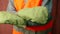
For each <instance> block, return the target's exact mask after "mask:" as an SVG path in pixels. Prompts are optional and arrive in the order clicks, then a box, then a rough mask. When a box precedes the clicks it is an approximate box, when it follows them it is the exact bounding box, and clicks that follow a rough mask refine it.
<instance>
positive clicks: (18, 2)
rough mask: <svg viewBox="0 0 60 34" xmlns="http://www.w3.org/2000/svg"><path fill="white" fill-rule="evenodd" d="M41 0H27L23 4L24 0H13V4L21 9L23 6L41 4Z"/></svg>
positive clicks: (28, 6)
mask: <svg viewBox="0 0 60 34" xmlns="http://www.w3.org/2000/svg"><path fill="white" fill-rule="evenodd" d="M41 3H42V0H28V2H27V3H26V4H25V3H24V0H14V6H15V8H16V10H17V11H18V10H21V9H23V8H32V7H35V6H41Z"/></svg>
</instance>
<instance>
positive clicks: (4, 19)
mask: <svg viewBox="0 0 60 34" xmlns="http://www.w3.org/2000/svg"><path fill="white" fill-rule="evenodd" d="M0 24H13V25H16V26H18V27H24V26H25V23H24V20H23V19H22V18H21V17H19V16H18V15H16V14H13V13H9V12H6V11H2V12H0Z"/></svg>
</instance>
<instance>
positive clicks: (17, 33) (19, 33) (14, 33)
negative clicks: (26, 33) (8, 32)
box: [13, 29, 23, 34]
mask: <svg viewBox="0 0 60 34" xmlns="http://www.w3.org/2000/svg"><path fill="white" fill-rule="evenodd" d="M13 34H23V32H18V31H16V30H15V29H13Z"/></svg>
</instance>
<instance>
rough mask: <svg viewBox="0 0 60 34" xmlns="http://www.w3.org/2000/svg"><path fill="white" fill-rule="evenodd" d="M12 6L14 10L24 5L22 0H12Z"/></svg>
mask: <svg viewBox="0 0 60 34" xmlns="http://www.w3.org/2000/svg"><path fill="white" fill-rule="evenodd" d="M14 6H15V8H16V10H17V11H18V10H20V9H22V8H23V7H24V0H14Z"/></svg>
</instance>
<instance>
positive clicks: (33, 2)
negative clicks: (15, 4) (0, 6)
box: [24, 0, 42, 8]
mask: <svg viewBox="0 0 60 34" xmlns="http://www.w3.org/2000/svg"><path fill="white" fill-rule="evenodd" d="M41 3H42V0H28V2H27V4H26V5H25V6H24V8H32V7H35V6H40V5H41Z"/></svg>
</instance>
